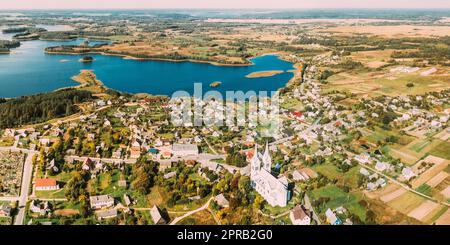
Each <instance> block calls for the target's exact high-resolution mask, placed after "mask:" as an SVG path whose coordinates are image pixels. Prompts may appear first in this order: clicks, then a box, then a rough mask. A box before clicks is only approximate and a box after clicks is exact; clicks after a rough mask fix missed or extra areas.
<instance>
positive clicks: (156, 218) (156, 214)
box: [150, 205, 166, 225]
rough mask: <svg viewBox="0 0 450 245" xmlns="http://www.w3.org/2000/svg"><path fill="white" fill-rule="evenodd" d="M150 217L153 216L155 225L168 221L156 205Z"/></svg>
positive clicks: (151, 210)
mask: <svg viewBox="0 0 450 245" xmlns="http://www.w3.org/2000/svg"><path fill="white" fill-rule="evenodd" d="M150 215H151V216H152V220H153V223H154V224H155V225H161V224H165V223H166V220H164V218H163V217H162V215H161V212H160V211H159V209H158V207H157V206H156V205H154V206H153V207H152V208H151V209H150Z"/></svg>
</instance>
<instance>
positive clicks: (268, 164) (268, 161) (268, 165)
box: [262, 141, 272, 172]
mask: <svg viewBox="0 0 450 245" xmlns="http://www.w3.org/2000/svg"><path fill="white" fill-rule="evenodd" d="M262 162H263V168H264V169H265V170H267V171H268V172H271V171H272V157H271V156H270V152H269V142H267V141H266V149H265V151H264V155H263V156H262Z"/></svg>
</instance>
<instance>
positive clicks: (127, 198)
mask: <svg viewBox="0 0 450 245" xmlns="http://www.w3.org/2000/svg"><path fill="white" fill-rule="evenodd" d="M123 200H124V201H125V205H127V206H130V205H131V199H130V196H128V195H127V194H123Z"/></svg>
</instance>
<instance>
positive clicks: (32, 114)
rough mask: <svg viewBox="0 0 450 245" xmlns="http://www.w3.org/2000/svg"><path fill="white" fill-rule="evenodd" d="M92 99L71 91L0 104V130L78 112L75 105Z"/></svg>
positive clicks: (38, 95) (84, 92) (26, 97)
mask: <svg viewBox="0 0 450 245" xmlns="http://www.w3.org/2000/svg"><path fill="white" fill-rule="evenodd" d="M91 99H93V97H92V94H91V93H90V92H88V91H78V90H73V89H66V90H60V91H56V92H52V93H45V94H37V95H32V96H23V97H20V98H16V99H12V100H7V101H6V102H3V103H0V128H9V127H15V126H19V125H24V124H31V123H39V122H44V121H47V120H50V119H53V118H57V117H63V116H67V115H70V114H73V113H76V112H78V110H79V109H78V107H77V106H76V104H77V103H81V102H85V101H88V100H91Z"/></svg>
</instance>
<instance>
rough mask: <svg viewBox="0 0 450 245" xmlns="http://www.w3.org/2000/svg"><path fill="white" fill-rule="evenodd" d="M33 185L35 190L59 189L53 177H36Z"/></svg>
mask: <svg viewBox="0 0 450 245" xmlns="http://www.w3.org/2000/svg"><path fill="white" fill-rule="evenodd" d="M34 187H35V189H36V190H37V191H54V190H58V189H59V185H58V184H57V183H56V180H55V179H36V182H35V183H34Z"/></svg>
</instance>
